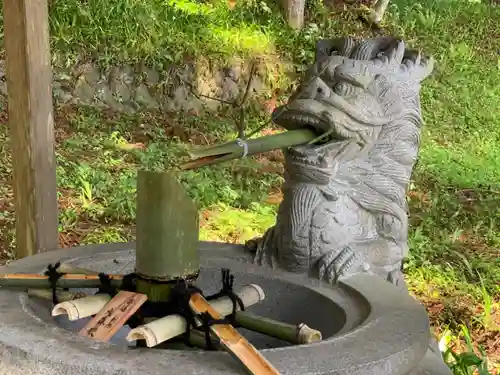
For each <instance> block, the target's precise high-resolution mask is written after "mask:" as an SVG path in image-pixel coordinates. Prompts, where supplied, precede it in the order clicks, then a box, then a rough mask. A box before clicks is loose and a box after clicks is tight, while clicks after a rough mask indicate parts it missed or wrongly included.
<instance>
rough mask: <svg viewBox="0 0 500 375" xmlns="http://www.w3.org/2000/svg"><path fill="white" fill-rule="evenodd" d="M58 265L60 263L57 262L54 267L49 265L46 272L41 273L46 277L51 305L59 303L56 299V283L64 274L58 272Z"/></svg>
mask: <svg viewBox="0 0 500 375" xmlns="http://www.w3.org/2000/svg"><path fill="white" fill-rule="evenodd" d="M60 265H61V262H57V263H56V264H54V265H52V264H49V265H48V266H47V270H46V271H45V272H44V273H43V274H44V275H45V276H48V279H49V284H50V288H51V289H52V303H53V304H54V305H57V304H58V303H59V301H58V299H57V282H58V281H59V279H60V278H61V277H63V276H64V275H65V273H63V272H59V271H58V268H59V266H60Z"/></svg>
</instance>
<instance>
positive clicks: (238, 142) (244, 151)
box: [236, 138, 248, 158]
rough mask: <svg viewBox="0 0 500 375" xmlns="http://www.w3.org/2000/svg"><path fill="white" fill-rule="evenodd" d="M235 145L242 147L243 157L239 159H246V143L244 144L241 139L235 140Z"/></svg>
mask: <svg viewBox="0 0 500 375" xmlns="http://www.w3.org/2000/svg"><path fill="white" fill-rule="evenodd" d="M236 144H237V145H238V146H240V147H243V155H241V157H242V158H244V157H246V156H247V155H248V143H246V142H245V141H244V140H243V139H240V138H238V139H237V140H236Z"/></svg>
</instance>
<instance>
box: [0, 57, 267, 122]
mask: <svg viewBox="0 0 500 375" xmlns="http://www.w3.org/2000/svg"><path fill="white" fill-rule="evenodd" d="M248 71H249V64H248V63H246V62H244V61H236V62H233V63H232V64H230V65H229V66H223V67H220V66H219V67H213V66H210V64H209V63H208V62H205V61H197V62H196V63H185V64H182V65H177V66H171V67H169V68H168V69H166V70H164V71H160V70H158V69H154V68H150V67H146V66H144V65H143V64H137V65H122V66H111V67H108V68H106V69H102V68H99V67H98V66H97V65H96V64H93V63H85V64H80V65H78V66H76V67H74V68H69V69H55V70H54V83H53V94H54V100H55V104H56V105H64V104H78V105H91V106H95V107H102V108H111V109H113V110H116V111H119V112H125V113H134V112H138V111H147V110H162V111H169V112H171V111H193V110H194V111H198V110H200V109H202V108H203V107H205V108H208V109H209V110H215V109H217V108H218V107H219V106H220V105H221V104H222V101H225V102H232V101H234V100H235V99H237V98H240V97H242V96H243V94H244V92H245V90H246V85H247V80H248ZM271 86H272V84H271V85H270V84H269V77H268V65H266V64H259V66H258V69H257V73H256V74H255V75H254V78H253V79H252V87H251V94H252V95H253V96H260V95H264V94H265V93H266V92H268V91H269V90H270V89H271ZM6 94H7V83H6V77H5V69H4V62H3V61H0V95H4V96H5V95H6ZM210 98H218V99H219V100H213V99H210Z"/></svg>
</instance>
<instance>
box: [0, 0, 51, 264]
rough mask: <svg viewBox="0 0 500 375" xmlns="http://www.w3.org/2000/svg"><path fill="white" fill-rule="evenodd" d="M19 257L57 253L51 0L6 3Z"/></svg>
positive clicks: (10, 1) (6, 35)
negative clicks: (49, 13)
mask: <svg viewBox="0 0 500 375" xmlns="http://www.w3.org/2000/svg"><path fill="white" fill-rule="evenodd" d="M3 22H4V44H5V54H6V64H5V65H6V73H7V90H8V107H9V109H8V114H9V127H10V139H11V149H12V165H13V187H14V201H15V211H16V256H17V257H18V258H22V257H26V256H29V255H33V254H35V253H37V252H41V251H47V250H55V249H57V248H58V233H57V232H58V228H57V227H58V218H57V192H56V189H57V186H56V169H55V155H54V117H53V113H52V68H51V61H50V46H49V26H48V6H47V0H3Z"/></svg>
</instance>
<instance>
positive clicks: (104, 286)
mask: <svg viewBox="0 0 500 375" xmlns="http://www.w3.org/2000/svg"><path fill="white" fill-rule="evenodd" d="M56 268H57V265H56ZM221 273H222V289H221V290H220V291H219V292H217V293H215V294H213V295H210V296H208V297H206V298H205V299H206V300H207V301H210V300H214V299H216V298H219V297H228V298H229V299H230V300H231V302H232V304H233V308H232V312H231V314H230V315H229V317H228V318H224V319H214V318H213V317H212V316H211V315H210V314H209V313H208V312H204V313H202V314H195V313H194V312H193V310H192V309H191V307H190V306H189V301H190V299H191V297H192V296H193V294H196V293H199V294H201V295H202V296H203V292H202V290H201V289H199V288H198V287H196V286H194V285H192V284H190V283H188V282H187V281H186V280H185V279H179V280H174V281H172V282H171V283H175V285H174V286H173V288H172V291H171V294H170V297H169V299H168V301H159V302H153V301H149V300H148V301H146V302H145V303H144V304H143V305H142V306H141V307H140V308H139V309H138V310H137V311H136V313H135V314H134V315H132V316H131V317H130V318H129V319H128V321H127V322H126V324H128V325H129V326H130V327H131V328H135V327H138V326H140V325H141V324H143V323H144V319H145V318H161V317H165V316H168V315H180V316H182V318H183V319H184V320H185V321H186V331H185V332H184V333H183V335H182V339H183V342H184V344H185V345H187V346H189V347H192V346H193V345H192V344H191V342H190V335H191V330H192V329H197V330H201V331H203V332H204V334H205V342H206V346H207V350H214V345H213V342H212V340H211V337H210V326H212V325H214V324H232V325H233V326H236V322H235V315H236V311H237V307H238V306H239V308H240V309H241V310H242V311H244V310H245V306H244V304H243V301H242V300H241V298H240V297H239V296H238V295H237V294H236V293H234V291H233V285H234V276H233V275H232V274H231V272H230V270H229V269H227V268H223V269H222V270H221ZM59 277H60V276H59ZM99 280H100V282H101V286H100V287H99V289H98V291H97V293H96V294H108V295H109V296H110V297H112V298H113V297H114V296H116V294H117V293H118V292H119V291H120V290H127V291H130V292H136V290H137V289H136V280H137V275H136V274H135V273H130V274H127V275H125V276H124V277H123V280H122V283H121V286H120V287H119V288H114V287H113V286H112V285H111V278H110V277H109V276H108V275H106V274H104V273H100V274H99ZM56 282H57V280H56ZM196 318H198V319H199V320H200V321H201V322H202V324H201V326H200V327H197V325H196V320H195V319H196Z"/></svg>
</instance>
